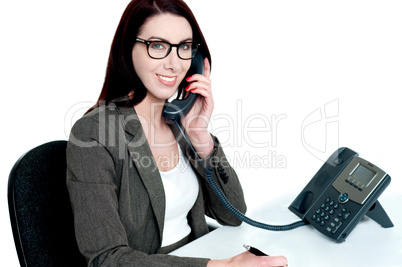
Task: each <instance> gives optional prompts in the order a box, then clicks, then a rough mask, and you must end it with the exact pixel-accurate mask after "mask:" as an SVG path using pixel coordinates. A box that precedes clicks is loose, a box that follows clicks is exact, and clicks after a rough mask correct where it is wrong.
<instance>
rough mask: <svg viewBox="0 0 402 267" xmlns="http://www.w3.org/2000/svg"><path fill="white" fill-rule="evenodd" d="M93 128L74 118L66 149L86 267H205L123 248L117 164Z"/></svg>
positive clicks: (190, 260)
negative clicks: (74, 122)
mask: <svg viewBox="0 0 402 267" xmlns="http://www.w3.org/2000/svg"><path fill="white" fill-rule="evenodd" d="M97 129H99V125H98V122H97V121H95V120H94V119H91V118H87V117H84V118H82V119H80V120H79V121H78V122H77V123H76V124H75V125H74V127H73V129H72V132H71V135H70V140H69V143H68V146H67V186H68V190H69V194H70V200H71V204H72V208H73V212H74V225H75V233H76V239H77V243H78V246H79V249H80V251H81V253H82V254H83V255H84V256H85V257H86V259H87V262H88V266H141V267H142V266H155V267H160V266H166V267H167V266H206V265H207V262H208V260H209V259H201V258H186V257H177V256H172V255H164V254H153V255H148V254H147V253H146V252H141V251H138V250H134V249H132V248H130V247H129V242H128V237H127V234H126V231H125V228H124V226H123V224H122V222H121V220H120V217H119V209H118V201H119V199H118V186H119V185H118V183H117V182H116V181H117V180H118V178H116V176H117V175H118V170H117V166H118V164H119V163H118V161H117V159H116V158H114V156H113V153H112V152H111V150H110V148H108V147H107V146H106V145H105V144H103V143H102V142H101V140H102V139H103V137H102V138H101V137H100V136H99V133H98V132H99V130H97ZM133 212H135V211H133Z"/></svg>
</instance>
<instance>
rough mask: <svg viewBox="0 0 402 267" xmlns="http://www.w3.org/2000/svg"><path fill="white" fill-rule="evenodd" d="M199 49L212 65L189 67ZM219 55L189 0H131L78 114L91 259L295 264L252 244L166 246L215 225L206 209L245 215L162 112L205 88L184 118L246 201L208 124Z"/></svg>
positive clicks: (78, 201)
mask: <svg viewBox="0 0 402 267" xmlns="http://www.w3.org/2000/svg"><path fill="white" fill-rule="evenodd" d="M196 53H202V54H203V55H204V57H205V59H204V74H203V75H201V74H194V75H191V76H188V74H187V72H188V70H189V68H190V64H191V59H192V58H193V56H194V55H195V54H196ZM210 62H211V57H210V54H209V50H208V47H207V44H206V42H205V40H204V37H203V35H202V33H201V30H200V28H199V26H198V24H197V22H196V20H195V18H194V16H193V14H192V12H191V11H190V9H189V8H188V7H187V5H186V4H185V3H184V2H183V1H181V0H133V1H131V2H130V3H129V5H128V7H127V8H126V10H125V12H124V14H123V16H122V19H121V21H120V24H119V26H118V28H117V31H116V35H115V37H114V40H113V43H112V47H111V51H110V57H109V62H108V67H107V72H106V78H105V83H104V86H103V89H102V92H101V95H100V97H99V100H98V102H97V105H96V106H95V107H94V108H92V109H91V110H90V111H89V112H88V113H87V114H86V115H85V116H83V117H82V118H81V119H79V120H78V121H77V122H76V124H75V125H74V127H73V129H72V131H71V135H70V140H69V144H68V147H67V165H68V166H67V184H68V188H69V192H70V198H71V203H72V207H73V211H74V218H75V230H76V238H77V242H78V245H79V248H80V251H81V253H82V254H83V255H84V256H85V257H86V259H87V261H88V266H158V267H159V266H226V265H229V266H256V265H258V266H284V265H286V259H285V258H284V257H257V256H254V255H252V254H251V253H249V252H245V253H242V254H240V255H237V256H234V257H233V258H231V259H227V260H219V261H215V260H209V259H202V258H184V257H176V256H171V255H166V254H167V253H169V252H170V251H172V250H174V249H176V248H178V247H180V246H182V245H184V244H186V243H188V242H190V241H191V240H194V239H196V238H198V237H200V236H202V235H204V234H206V233H207V232H208V227H207V224H206V222H205V217H204V215H205V214H206V215H208V216H210V217H212V218H214V219H216V220H217V221H218V222H220V223H222V224H226V225H239V224H240V223H241V221H239V220H238V219H237V218H235V217H234V216H233V215H232V214H231V213H230V212H228V211H227V210H226V209H225V208H224V207H223V206H222V204H221V203H220V202H219V200H218V198H217V197H216V196H215V194H214V192H213V191H212V190H211V189H210V187H209V185H208V184H207V181H206V180H205V170H204V169H203V167H202V166H201V164H200V162H199V160H197V159H196V157H195V155H194V153H193V152H192V150H191V149H190V148H189V146H188V144H187V143H186V141H185V140H184V139H183V138H181V135H180V133H179V131H178V129H177V128H176V127H175V125H168V124H166V123H165V122H164V121H163V120H162V110H163V107H164V104H165V101H166V100H167V99H169V98H171V97H172V96H173V95H174V94H175V93H176V92H178V94H179V95H184V94H187V93H189V92H192V93H194V94H198V95H199V97H198V98H197V101H196V103H195V105H194V106H193V107H192V109H191V111H190V112H189V113H188V114H187V115H186V116H185V117H184V118H183V119H182V120H181V125H182V127H183V128H184V129H185V130H186V133H187V135H188V137H189V139H190V140H191V142H192V144H193V145H194V149H195V151H196V152H197V154H199V156H200V157H201V158H202V159H201V160H202V162H203V164H204V165H206V166H207V167H210V168H212V169H213V170H214V173H213V175H214V178H215V180H216V182H217V183H218V184H219V185H220V187H221V188H222V190H223V191H224V192H225V194H226V196H227V198H228V199H229V201H230V202H231V203H232V204H233V205H234V206H235V207H237V209H239V210H240V211H242V212H245V210H246V205H245V202H244V197H243V192H242V189H241V185H240V183H239V180H238V178H237V176H236V173H235V172H234V171H233V169H232V168H231V167H230V166H229V164H228V162H227V160H226V157H225V155H224V153H223V151H222V148H221V146H220V144H219V141H218V139H217V138H216V137H214V136H212V135H210V134H209V133H208V132H207V126H208V122H209V119H210V117H211V114H212V111H213V107H214V102H213V98H212V91H211V82H210V79H209V76H210V69H211V68H210ZM187 83H188V85H186V84H187ZM185 85H186V86H185Z"/></svg>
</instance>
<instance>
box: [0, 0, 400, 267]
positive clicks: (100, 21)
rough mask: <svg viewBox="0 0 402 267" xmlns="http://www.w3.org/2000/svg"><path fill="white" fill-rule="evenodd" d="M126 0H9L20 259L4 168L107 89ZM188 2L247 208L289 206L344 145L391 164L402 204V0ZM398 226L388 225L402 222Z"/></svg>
mask: <svg viewBox="0 0 402 267" xmlns="http://www.w3.org/2000/svg"><path fill="white" fill-rule="evenodd" d="M127 3H128V1H121V0H114V1H105V0H97V1H95V0H86V1H77V0H72V1H54V0H53V1H50V0H47V1H45V0H38V1H26V0H22V1H2V2H1V4H0V29H1V32H0V38H1V42H0V75H1V76H0V77H1V78H0V86H1V95H2V103H1V106H0V108H1V112H0V114H1V125H2V126H1V132H0V134H1V136H0V142H1V148H2V152H1V163H0V171H1V174H0V177H1V178H0V181H1V184H0V189H1V190H0V194H1V201H0V212H1V216H0V218H1V219H0V224H1V225H0V229H1V230H0V231H1V236H2V238H1V243H0V245H1V248H0V251H1V252H0V253H1V256H0V258H1V259H2V261H3V262H7V266H18V259H17V254H16V252H15V248H14V243H13V238H12V233H11V227H10V223H9V216H8V207H7V193H6V192H7V180H8V174H9V172H10V170H11V168H12V166H13V164H14V162H15V161H16V160H17V159H18V158H19V157H20V156H21V155H22V154H23V153H25V152H26V151H27V150H29V149H31V148H33V147H35V146H37V145H39V144H42V143H45V142H48V141H52V140H58V139H64V140H65V139H67V138H68V133H69V130H70V127H71V124H72V123H73V122H74V121H75V120H76V119H77V118H79V117H80V116H81V114H82V113H83V112H84V111H85V109H86V108H88V107H89V106H91V105H92V104H93V103H94V101H95V100H96V99H97V97H98V95H99V93H100V90H101V87H102V83H103V79H104V74H105V69H106V63H107V58H108V53H109V48H110V44H111V41H112V38H113V35H114V31H115V29H116V26H117V24H118V22H119V19H120V16H121V14H122V12H123V10H124V8H125V6H126V5H127ZM187 3H188V4H189V6H190V7H191V8H192V10H193V12H194V14H195V16H196V17H197V19H198V22H199V24H200V26H201V28H202V30H203V32H204V35H205V37H206V40H207V42H208V45H209V48H210V50H211V54H212V59H213V62H212V77H211V79H212V82H213V91H214V99H215V105H216V107H215V111H214V114H213V117H212V120H211V131H212V132H213V133H216V134H217V135H218V137H220V139H221V142H222V143H223V145H224V147H225V151H226V154H227V156H228V158H229V159H231V161H232V165H233V167H234V168H235V169H236V171H237V173H238V175H239V177H240V179H241V182H242V184H243V188H244V191H245V194H246V201H247V202H248V206H249V211H250V210H251V211H252V210H258V205H259V203H260V201H261V199H264V202H266V201H267V199H269V200H272V203H273V205H283V209H284V211H285V212H289V211H287V210H286V209H287V206H288V205H289V204H290V203H291V201H292V200H293V199H294V197H296V196H297V194H298V193H299V191H301V189H302V188H303V187H304V185H305V184H306V183H307V182H308V181H309V180H310V179H311V177H312V176H313V175H314V174H315V172H316V171H317V170H318V169H319V167H320V166H321V165H322V163H323V161H325V160H326V159H327V157H328V156H329V155H330V154H331V153H332V152H334V151H335V150H336V149H337V148H338V147H340V146H347V147H349V148H351V149H353V150H355V151H357V152H359V153H360V156H361V157H363V158H366V159H367V160H370V161H372V162H373V163H374V164H376V165H378V166H379V167H381V168H382V169H384V170H385V171H386V172H388V173H389V174H390V176H391V177H392V183H391V185H390V186H389V188H388V189H387V190H386V191H385V192H384V193H383V195H382V196H381V198H380V199H382V200H383V201H381V202H382V204H383V206H384V208H385V209H387V207H388V208H390V206H392V207H394V208H393V209H392V208H391V210H393V211H396V210H397V209H396V208H395V207H396V205H398V204H399V205H400V204H401V203H402V197H401V195H402V189H401V188H402V181H401V177H402V171H401V168H400V166H401V163H400V159H401V157H400V151H401V148H402V147H401V142H400V140H399V138H400V136H401V135H402V130H401V126H400V118H399V117H400V116H401V114H402V108H401V104H400V94H398V93H399V91H401V89H402V49H401V47H402V34H401V32H402V16H401V15H400V14H402V4H401V3H400V1H354V0H349V1H261V0H260V1H256V0H249V1H236V0H232V1H212V0H204V1H197V0H188V1H187ZM320 116H321V117H320ZM275 117H276V118H277V119H276V121H275ZM223 118H226V119H223ZM278 118H279V119H278ZM278 199H281V201H278ZM282 200H283V201H282ZM394 205H395V206H394ZM267 212H269V210H268V211H267ZM389 215H390V217H391V219H394V220H397V219H398V218H399V221H401V220H400V218H401V215H400V214H399V213H397V212H392V213H391V212H389ZM273 216H274V215H273ZM280 223H289V221H280ZM399 227H400V226H399V225H396V226H395V228H394V229H393V230H392V233H393V234H395V233H396V234H398V235H401V230H400V228H399ZM375 229H377V228H375ZM378 229H381V228H378ZM382 231H384V235H387V234H391V232H387V231H391V230H382ZM368 234H369V233H368ZM375 242H377V244H378V243H380V242H381V240H375ZM400 252H401V251H400ZM399 256H402V252H401V254H400V255H399ZM399 258H402V257H399ZM321 266H325V265H321Z"/></svg>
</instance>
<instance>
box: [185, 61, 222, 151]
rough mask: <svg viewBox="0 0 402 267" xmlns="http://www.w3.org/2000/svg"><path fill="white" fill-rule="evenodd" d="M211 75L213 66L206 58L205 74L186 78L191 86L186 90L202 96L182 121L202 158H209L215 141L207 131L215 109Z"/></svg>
mask: <svg viewBox="0 0 402 267" xmlns="http://www.w3.org/2000/svg"><path fill="white" fill-rule="evenodd" d="M210 73H211V65H210V64H209V60H208V58H205V59H204V74H203V75H201V74H194V75H192V76H190V77H187V78H186V80H187V82H189V83H190V84H189V86H188V87H187V88H186V89H185V90H186V91H188V92H192V93H194V94H199V95H200V96H199V97H198V98H197V100H196V102H195V104H194V106H193V107H192V109H191V110H190V112H189V113H188V114H187V115H186V116H185V117H184V118H183V119H182V124H183V125H184V128H186V131H187V133H188V135H189V137H190V140H191V142H192V144H193V146H194V148H195V149H196V151H197V154H198V155H199V156H200V157H201V158H204V157H206V156H208V155H209V154H210V153H211V152H212V150H213V141H212V138H211V136H210V135H209V133H208V131H207V128H208V124H209V121H210V119H211V115H212V111H213V109H214V100H213V97H212V90H211V80H210V79H209V77H210Z"/></svg>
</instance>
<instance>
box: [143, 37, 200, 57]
mask: <svg viewBox="0 0 402 267" xmlns="http://www.w3.org/2000/svg"><path fill="white" fill-rule="evenodd" d="M171 49H172V47H171V45H170V44H169V43H166V42H158V41H153V42H152V43H150V44H149V46H148V53H149V55H150V56H151V57H153V58H164V57H166V56H167V55H168V54H169V53H170V51H171ZM196 52H197V46H196V45H193V44H192V43H182V44H179V45H178V47H177V53H178V56H179V57H180V58H182V59H190V58H192V57H193V56H194V55H195V53H196Z"/></svg>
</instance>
